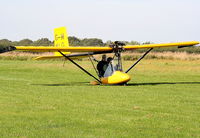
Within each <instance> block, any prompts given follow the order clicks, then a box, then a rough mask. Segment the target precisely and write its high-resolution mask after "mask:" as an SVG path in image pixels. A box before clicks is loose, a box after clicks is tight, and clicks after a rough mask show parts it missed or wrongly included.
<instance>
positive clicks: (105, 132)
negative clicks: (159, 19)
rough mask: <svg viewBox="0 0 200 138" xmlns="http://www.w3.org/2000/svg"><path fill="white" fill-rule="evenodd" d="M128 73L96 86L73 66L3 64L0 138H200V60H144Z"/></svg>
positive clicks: (0, 65) (0, 70) (58, 63)
mask: <svg viewBox="0 0 200 138" xmlns="http://www.w3.org/2000/svg"><path fill="white" fill-rule="evenodd" d="M79 63H80V64H81V65H82V66H84V67H86V69H88V70H89V71H91V72H92V73H93V74H94V73H95V72H94V71H92V66H90V65H89V62H88V61H82V62H79ZM124 64H125V65H124V68H128V67H129V65H130V64H131V62H130V61H127V62H124ZM129 74H130V75H131V76H132V80H131V81H130V82H129V83H128V85H127V86H101V85H100V86H92V85H90V84H89V82H90V81H91V80H93V79H92V78H90V77H89V76H87V75H85V74H84V73H83V72H82V71H81V70H79V69H78V68H76V67H75V66H74V65H72V64H71V63H69V62H66V63H65V65H64V67H63V62H61V61H18V60H14V61H11V60H0V137H92V138H93V137H181V138H182V137H200V60H192V61H189V60H187V61H183V60H156V59H155V60H150V59H149V60H143V61H142V62H141V63H140V64H139V65H137V66H136V68H134V69H133V70H132V71H131V72H130V73H129Z"/></svg>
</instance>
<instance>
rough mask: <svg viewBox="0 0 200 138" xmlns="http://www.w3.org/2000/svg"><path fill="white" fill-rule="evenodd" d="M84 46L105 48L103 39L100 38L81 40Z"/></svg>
mask: <svg viewBox="0 0 200 138" xmlns="http://www.w3.org/2000/svg"><path fill="white" fill-rule="evenodd" d="M81 44H82V45H83V46H104V43H103V41H102V40H101V39H98V38H85V39H83V40H81Z"/></svg>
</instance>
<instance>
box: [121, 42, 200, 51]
mask: <svg viewBox="0 0 200 138" xmlns="http://www.w3.org/2000/svg"><path fill="white" fill-rule="evenodd" d="M197 44H199V42H198V41H189V42H178V43H163V44H147V45H127V46H124V49H125V50H134V49H142V48H159V47H175V46H178V47H188V46H194V45H197Z"/></svg>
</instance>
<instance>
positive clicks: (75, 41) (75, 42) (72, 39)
mask: <svg viewBox="0 0 200 138" xmlns="http://www.w3.org/2000/svg"><path fill="white" fill-rule="evenodd" d="M68 39H69V45H70V46H80V45H81V40H80V39H78V38H77V37H75V36H69V37H68Z"/></svg>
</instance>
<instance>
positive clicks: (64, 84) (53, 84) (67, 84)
mask: <svg viewBox="0 0 200 138" xmlns="http://www.w3.org/2000/svg"><path fill="white" fill-rule="evenodd" d="M176 84H200V82H152V83H148V82H146V83H128V84H126V86H146V85H147V86H148V85H150V86H151V85H152V86H154V85H176ZM31 85H38V86H91V84H89V83H88V82H66V83H49V84H31ZM103 86H110V85H103Z"/></svg>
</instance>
